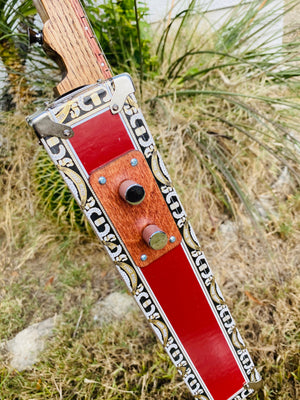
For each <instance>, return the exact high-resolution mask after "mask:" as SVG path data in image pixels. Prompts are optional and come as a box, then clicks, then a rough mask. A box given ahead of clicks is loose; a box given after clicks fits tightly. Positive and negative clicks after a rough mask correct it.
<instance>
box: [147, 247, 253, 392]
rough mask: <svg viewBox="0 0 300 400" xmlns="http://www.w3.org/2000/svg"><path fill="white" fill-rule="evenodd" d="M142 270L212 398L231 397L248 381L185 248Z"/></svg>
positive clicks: (168, 254) (176, 250) (171, 252)
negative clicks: (241, 370)
mask: <svg viewBox="0 0 300 400" xmlns="http://www.w3.org/2000/svg"><path fill="white" fill-rule="evenodd" d="M141 271H142V273H143V274H144V276H145V278H146V280H147V282H148V283H149V285H150V287H151V289H152V291H153V292H154V294H155V296H156V298H157V300H158V301H159V303H160V305H161V307H162V308H163V310H164V312H165V314H166V316H167V318H168V319H169V321H170V323H171V324H172V326H173V328H174V330H175V332H176V333H177V335H178V337H179V339H180V341H181V342H182V344H183V346H184V347H185V348H186V350H187V353H188V354H189V356H190V358H191V360H192V361H193V363H194V365H195V366H196V368H197V370H198V371H199V373H200V375H201V377H202V379H203V380H204V382H205V384H206V386H207V388H208V390H209V391H210V393H211V394H212V396H213V398H214V399H215V400H225V399H228V398H230V397H231V396H232V395H234V394H235V393H236V392H237V391H239V390H240V389H241V388H242V387H243V384H244V383H245V380H244V377H243V375H242V373H241V372H240V369H239V367H238V365H237V363H236V361H235V359H234V357H233V355H232V352H231V350H230V348H229V346H228V344H227V341H226V339H225V337H224V336H223V333H222V331H221V329H220V326H219V324H218V322H217V320H216V317H215V315H214V313H213V311H212V309H211V308H210V305H209V303H208V301H207V299H206V297H205V295H204V293H203V291H202V289H201V286H200V284H199V282H198V280H197V278H196V276H195V274H194V272H193V270H192V268H191V266H190V263H189V261H188V259H187V257H186V255H185V253H184V251H183V249H182V247H181V246H178V247H176V248H175V249H173V250H172V251H170V252H169V253H167V254H165V255H164V256H163V257H161V258H159V259H158V260H156V261H155V262H153V263H152V264H150V265H149V266H147V267H145V268H142V270H141Z"/></svg>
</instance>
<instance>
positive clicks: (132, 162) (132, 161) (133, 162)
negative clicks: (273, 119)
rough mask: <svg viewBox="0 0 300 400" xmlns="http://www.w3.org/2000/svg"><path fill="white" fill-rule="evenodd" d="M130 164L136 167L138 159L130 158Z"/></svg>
mask: <svg viewBox="0 0 300 400" xmlns="http://www.w3.org/2000/svg"><path fill="white" fill-rule="evenodd" d="M130 165H131V166H132V167H136V166H137V165H138V160H137V159H136V158H132V159H131V161H130Z"/></svg>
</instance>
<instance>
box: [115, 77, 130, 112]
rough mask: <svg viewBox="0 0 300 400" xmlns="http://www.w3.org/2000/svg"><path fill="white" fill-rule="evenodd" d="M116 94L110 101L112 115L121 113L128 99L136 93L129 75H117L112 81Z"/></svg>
mask: <svg viewBox="0 0 300 400" xmlns="http://www.w3.org/2000/svg"><path fill="white" fill-rule="evenodd" d="M112 83H113V85H114V93H113V95H112V98H111V101H110V111H111V113H112V114H117V113H118V112H120V111H121V110H122V108H123V106H124V103H125V101H126V99H127V97H128V96H129V95H130V94H133V93H134V92H135V88H134V85H133V82H132V80H131V77H130V75H129V74H127V73H124V74H120V75H117V76H116V77H114V78H113V79H112Z"/></svg>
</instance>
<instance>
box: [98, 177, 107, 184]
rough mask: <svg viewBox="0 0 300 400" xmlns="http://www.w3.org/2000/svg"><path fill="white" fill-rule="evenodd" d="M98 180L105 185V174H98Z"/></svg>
mask: <svg viewBox="0 0 300 400" xmlns="http://www.w3.org/2000/svg"><path fill="white" fill-rule="evenodd" d="M98 182H99V183H100V185H105V184H106V178H105V176H100V178H99V179H98Z"/></svg>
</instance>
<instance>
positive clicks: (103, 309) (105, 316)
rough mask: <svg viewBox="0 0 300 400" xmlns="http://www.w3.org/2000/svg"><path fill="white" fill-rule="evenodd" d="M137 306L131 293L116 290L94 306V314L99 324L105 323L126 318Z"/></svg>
mask: <svg viewBox="0 0 300 400" xmlns="http://www.w3.org/2000/svg"><path fill="white" fill-rule="evenodd" d="M135 307H136V304H135V301H134V300H133V298H132V297H131V296H130V295H128V294H127V293H118V292H115V293H111V294H109V295H108V296H107V297H105V299H104V300H100V301H98V302H97V303H96V304H95V305H94V307H93V308H92V315H93V319H94V321H95V322H96V323H97V324H99V325H103V324H107V323H110V322H113V321H115V320H122V319H124V318H126V317H127V316H128V315H129V314H130V313H131V312H132V311H133V310H134V309H135Z"/></svg>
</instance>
